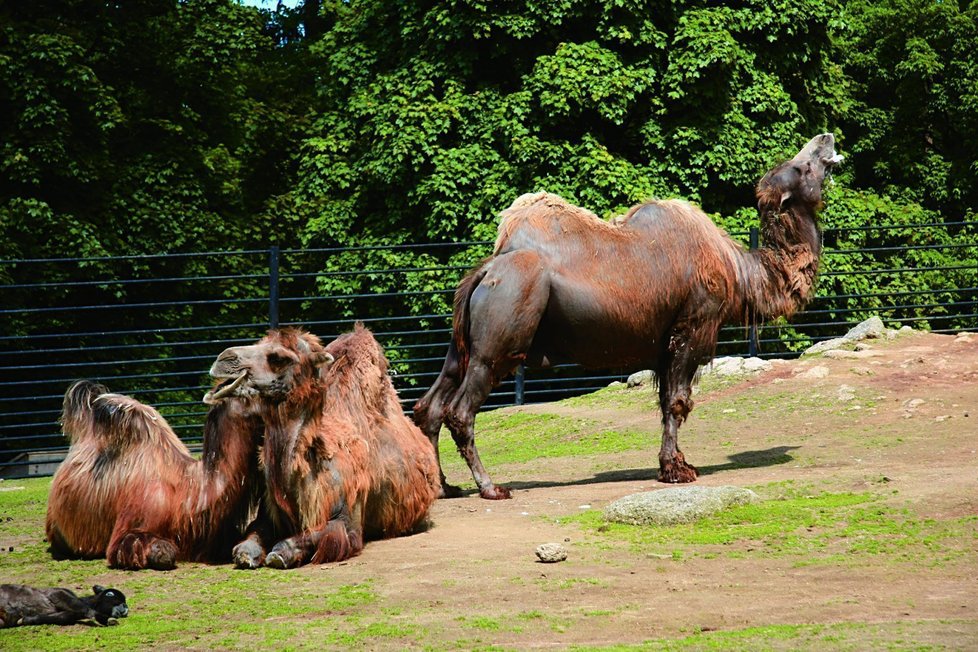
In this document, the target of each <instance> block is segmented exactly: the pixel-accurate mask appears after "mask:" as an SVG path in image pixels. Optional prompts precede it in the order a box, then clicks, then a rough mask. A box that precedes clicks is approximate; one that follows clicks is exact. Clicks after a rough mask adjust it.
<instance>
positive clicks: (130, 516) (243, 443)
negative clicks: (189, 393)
mask: <svg viewBox="0 0 978 652" xmlns="http://www.w3.org/2000/svg"><path fill="white" fill-rule="evenodd" d="M61 423H62V428H63V430H64V434H65V436H67V437H68V439H69V440H70V441H71V446H70V447H69V449H68V455H67V457H66V458H65V460H64V462H62V463H61V466H59V467H58V470H57V472H56V473H55V474H54V480H53V481H52V484H51V493H50V496H49V498H48V512H47V538H48V541H49V542H50V544H51V552H52V553H53V554H54V556H55V557H58V558H87V559H91V558H95V557H102V556H105V558H106V559H107V560H108V563H109V566H112V567H113V568H129V569H141V568H153V569H157V570H168V569H171V568H174V567H175V566H176V562H177V560H186V561H209V562H217V561H224V560H226V559H228V558H229V556H230V551H231V548H232V546H234V544H235V543H237V542H238V541H240V540H241V537H242V536H243V532H244V530H245V526H246V525H247V524H248V522H249V519H250V518H252V517H253V515H254V513H255V511H256V509H257V501H258V496H259V494H260V483H259V482H258V481H259V480H260V473H259V472H258V448H259V446H260V444H261V438H262V435H263V433H264V425H263V424H262V421H261V418H260V417H259V416H258V414H257V412H256V411H255V410H254V409H253V407H252V405H251V403H250V402H249V401H247V400H243V399H232V400H227V401H220V402H217V403H216V404H214V405H213V406H212V407H211V409H210V411H209V412H208V414H207V419H206V422H205V425H204V451H203V456H202V459H201V460H196V459H194V458H193V457H192V456H191V455H190V451H189V450H187V447H186V446H185V445H184V444H183V442H181V441H180V439H179V438H177V436H176V434H175V433H174V432H173V429H172V428H171V427H170V425H169V424H168V423H167V422H166V420H165V419H164V418H163V417H162V416H161V415H160V413H159V412H157V411H156V410H155V409H153V408H152V407H150V406H148V405H144V404H142V403H140V402H139V401H136V400H135V399H132V398H129V397H127V396H122V395H119V394H110V393H108V390H106V388H105V387H104V386H102V385H99V384H96V383H93V382H91V381H87V380H81V381H78V382H76V383H75V384H73V385H72V386H71V387H70V388H69V389H68V391H67V392H66V393H65V398H64V409H63V412H62V416H61Z"/></svg>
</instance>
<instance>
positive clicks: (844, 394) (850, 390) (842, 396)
mask: <svg viewBox="0 0 978 652" xmlns="http://www.w3.org/2000/svg"><path fill="white" fill-rule="evenodd" d="M838 396H839V400H840V401H851V400H852V399H854V398H856V389H855V388H854V387H850V386H849V385H840V386H839V394H838Z"/></svg>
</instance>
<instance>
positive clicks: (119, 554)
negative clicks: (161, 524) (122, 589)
mask: <svg viewBox="0 0 978 652" xmlns="http://www.w3.org/2000/svg"><path fill="white" fill-rule="evenodd" d="M105 558H106V560H107V561H108V562H109V566H111V567H112V568H124V569H127V570H140V569H143V568H152V569H154V570H172V569H174V568H176V567H177V547H176V545H175V544H174V543H173V542H172V541H170V540H169V539H164V538H162V537H159V536H157V535H155V534H153V533H151V532H145V531H140V530H128V531H126V530H124V529H120V528H118V527H117V532H116V533H115V534H113V536H112V539H111V540H110V541H109V547H108V550H106V553H105Z"/></svg>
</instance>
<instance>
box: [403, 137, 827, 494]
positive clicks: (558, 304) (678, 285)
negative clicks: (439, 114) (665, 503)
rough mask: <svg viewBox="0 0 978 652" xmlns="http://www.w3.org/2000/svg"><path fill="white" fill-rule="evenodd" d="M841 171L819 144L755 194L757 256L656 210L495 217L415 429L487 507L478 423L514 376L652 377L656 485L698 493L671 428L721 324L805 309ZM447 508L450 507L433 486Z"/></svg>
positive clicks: (531, 204) (549, 209)
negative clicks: (823, 213) (454, 454)
mask: <svg viewBox="0 0 978 652" xmlns="http://www.w3.org/2000/svg"><path fill="white" fill-rule="evenodd" d="M841 160H842V157H841V156H840V155H838V154H837V153H836V152H835V138H834V137H833V135H832V134H821V135H819V136H816V137H815V138H813V139H812V140H811V141H809V142H808V144H807V145H805V147H803V148H802V150H801V151H800V152H798V154H797V155H796V156H795V157H794V158H792V159H791V160H789V161H786V162H785V163H782V164H781V165H779V166H777V167H775V168H774V169H772V170H771V171H769V172H768V173H767V174H765V175H764V177H763V178H762V179H761V181H760V183H759V184H758V186H757V200H758V211H759V213H760V219H761V233H762V238H763V240H764V245H763V246H762V247H761V248H760V249H757V250H754V251H745V250H744V248H743V247H741V246H740V245H738V244H737V243H735V242H734V241H733V240H731V239H730V238H729V237H728V236H727V235H726V234H725V233H724V232H723V231H721V230H720V229H719V228H717V227H716V226H715V225H714V224H713V222H712V221H710V219H709V218H708V217H707V216H706V214H704V213H703V212H702V211H701V210H699V209H698V208H696V207H694V206H691V205H690V204H688V203H686V202H682V201H653V202H649V203H645V204H640V205H638V206H635V207H633V208H632V209H631V210H630V211H629V212H628V213H627V214H626V215H625V216H624V217H622V218H620V219H618V220H615V221H614V222H610V223H609V222H606V221H604V220H601V219H599V218H597V217H596V216H595V215H594V214H593V213H590V212H589V211H586V210H584V209H581V208H577V207H575V206H571V205H570V204H568V203H567V202H565V201H564V200H563V199H561V198H559V197H556V196H554V195H551V194H548V193H537V194H532V195H523V196H522V197H520V198H519V199H517V200H516V201H515V202H514V203H513V205H512V206H511V207H510V208H508V209H507V210H505V211H503V213H502V215H501V219H500V223H499V236H498V237H497V239H496V246H495V249H494V251H493V254H492V256H490V257H489V258H488V259H487V260H485V261H483V262H482V263H481V264H480V265H479V266H478V267H476V268H475V269H473V270H472V271H471V272H469V274H468V275H466V277H465V278H464V279H462V282H461V283H460V284H459V287H458V289H457V290H456V292H455V310H454V328H453V334H452V341H451V343H450V344H449V348H448V355H447V356H446V358H445V363H444V366H443V368H442V371H441V374H440V375H439V376H438V378H437V379H436V380H435V383H434V384H433V385H432V387H431V389H429V390H428V392H427V393H426V394H425V395H424V396H423V397H422V398H421V399H420V400H419V401H418V402H417V403H416V404H415V406H414V418H415V421H416V422H417V424H418V425H419V427H420V428H421V429H422V431H424V433H425V434H426V435H427V436H428V438H429V439H430V440H431V442H432V444H434V446H435V450H436V451H437V449H438V434H439V430H440V429H441V425H442V423H444V424H445V425H446V426H448V429H449V430H450V431H451V433H452V437H453V439H454V440H455V444H456V446H458V450H459V452H460V453H461V455H462V457H463V458H464V459H465V461H466V462H467V463H468V465H469V468H470V469H471V471H472V476H473V477H474V478H475V482H476V484H477V485H478V487H479V494H480V495H481V496H482V497H483V498H489V499H500V498H509V496H510V492H509V490H508V489H506V488H505V487H497V486H495V485H494V484H493V483H492V480H491V479H490V477H489V474H488V473H487V472H486V470H485V468H484V467H483V465H482V462H481V461H480V459H479V453H478V451H477V450H476V446H475V430H474V424H475V415H476V412H477V411H478V410H479V408H480V407H481V406H482V404H483V402H485V400H486V397H488V395H489V392H490V391H491V390H492V388H493V387H494V386H495V385H497V384H498V383H499V381H500V380H502V379H503V378H504V377H506V376H507V375H508V374H510V373H511V372H512V371H513V370H514V369H515V368H516V367H517V365H519V364H521V363H523V364H526V365H527V366H531V367H534V366H536V367H547V366H550V365H552V364H555V363H558V362H576V363H578V364H582V365H584V366H586V367H591V368H607V367H631V368H636V367H640V366H644V367H651V368H652V369H653V370H654V371H655V374H656V378H657V380H658V386H659V407H660V408H661V410H662V424H663V431H662V447H661V449H660V450H659V480H660V481H661V482H693V481H694V480H696V469H695V467H693V466H692V465H690V464H689V463H688V462H686V460H685V458H684V456H683V453H682V451H680V450H679V443H678V432H679V426H680V425H681V424H682V423H683V421H685V420H686V418H687V417H688V416H689V413H690V411H691V410H692V408H693V400H692V392H691V386H692V384H693V380H694V377H695V375H696V371H697V369H698V368H699V366H700V365H702V364H705V363H706V362H708V361H709V360H711V359H712V358H713V354H714V351H715V350H716V343H717V335H718V333H719V330H720V327H721V326H722V325H723V324H726V323H738V324H749V323H756V322H758V321H763V320H767V319H771V318H774V317H777V316H781V315H784V316H790V315H792V314H793V313H794V312H795V311H797V310H798V309H799V308H800V307H801V306H802V305H803V304H804V303H805V301H806V300H807V299H808V298H809V296H810V295H811V293H812V288H813V285H814V282H815V276H816V273H817V271H818V259H819V255H820V254H821V250H822V240H821V232H820V230H819V227H818V223H817V221H816V211H817V210H818V209H819V208H820V207H821V203H822V183H823V182H824V180H825V178H826V176H827V175H828V172H829V171H830V170H831V168H832V166H834V165H835V164H837V163H838V162H840V161H841ZM441 482H442V495H443V496H453V495H459V493H460V490H459V489H458V487H454V486H452V485H449V484H448V483H447V482H446V480H445V474H444V472H442V473H441Z"/></svg>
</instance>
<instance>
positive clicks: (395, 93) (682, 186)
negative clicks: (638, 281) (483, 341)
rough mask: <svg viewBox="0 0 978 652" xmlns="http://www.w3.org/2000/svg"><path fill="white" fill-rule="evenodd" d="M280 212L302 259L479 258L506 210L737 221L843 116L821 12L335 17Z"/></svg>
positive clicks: (337, 13) (760, 8) (478, 9)
mask: <svg viewBox="0 0 978 652" xmlns="http://www.w3.org/2000/svg"><path fill="white" fill-rule="evenodd" d="M330 11H331V12H333V15H334V21H335V22H334V25H333V27H332V29H331V30H329V31H328V32H327V33H325V34H324V36H323V38H322V39H321V40H320V41H319V42H317V43H315V44H313V45H312V49H313V56H314V57H316V58H317V59H318V61H319V62H320V63H319V65H318V66H317V67H319V68H321V69H322V70H324V71H328V73H327V74H324V75H322V76H321V77H320V78H319V79H318V83H317V91H318V93H319V101H320V109H321V112H320V114H319V118H318V120H317V122H316V124H315V127H314V129H313V132H312V133H311V135H310V137H309V138H308V139H307V140H306V141H305V142H304V144H303V147H302V150H301V153H300V165H301V173H300V175H299V176H298V178H297V180H296V185H295V188H294V191H293V193H292V199H293V202H292V206H293V209H294V210H295V211H297V212H300V213H301V214H303V216H304V218H303V219H300V220H299V221H300V223H303V224H304V225H305V229H304V234H303V235H304V241H305V242H306V243H310V244H311V243H317V244H318V243H322V244H334V243H362V242H376V241H381V240H382V241H388V242H389V241H391V240H396V241H417V240H428V239H433V240H446V239H462V240H467V239H485V238H490V237H492V235H493V231H494V226H495V215H496V214H497V213H498V211H499V210H500V209H502V208H504V207H505V206H506V205H508V204H509V203H510V202H511V201H512V200H513V199H515V198H516V197H517V196H518V195H519V194H522V193H523V192H527V191H533V190H539V189H547V190H550V191H552V192H556V193H559V194H562V195H564V196H565V197H566V198H567V199H569V200H571V201H575V202H578V203H580V204H582V205H584V206H587V207H589V208H591V209H592V210H595V211H596V212H598V213H599V214H605V215H607V214H610V213H612V212H615V211H619V210H622V209H624V208H626V207H628V206H630V205H632V204H633V203H635V202H637V201H640V200H643V199H647V198H650V197H653V196H669V195H681V196H684V197H688V198H691V199H694V200H698V201H700V202H702V203H703V205H704V206H705V208H706V209H707V210H710V211H719V212H731V211H733V210H735V209H736V208H737V207H739V206H742V205H744V204H745V203H746V204H750V203H752V195H751V188H752V185H753V183H754V182H756V179H757V177H758V176H759V174H760V173H761V172H762V171H763V169H764V168H765V167H766V166H767V165H769V164H770V163H771V161H772V159H773V158H774V157H776V156H778V155H782V154H784V153H787V152H789V151H790V150H792V149H793V148H795V147H797V145H798V144H799V143H800V142H802V141H803V140H804V139H805V138H806V137H808V136H810V135H812V134H813V133H815V132H816V131H818V130H821V129H824V128H825V126H826V124H827V123H828V121H829V116H830V112H831V111H832V110H834V109H835V108H836V107H837V105H838V103H839V102H840V98H839V95H840V93H841V89H842V85H841V74H840V71H839V68H838V66H834V65H832V63H831V62H830V59H829V54H830V51H831V41H830V36H829V33H830V30H831V28H832V26H833V21H834V20H835V19H836V18H837V17H838V16H839V15H840V12H839V8H838V6H836V5H835V3H833V2H828V3H826V2H814V1H804V2H786V1H785V2H773V3H772V2H759V1H757V2H752V1H747V2H732V3H724V4H723V5H720V6H718V4H717V3H714V2H689V3H674V2H622V1H621V0H605V1H602V2H583V1H574V0H565V1H563V2H545V3H544V2H536V1H534V0H527V1H522V2H504V3H487V2H482V1H481V0H466V1H463V2H454V3H430V2H410V1H409V2H398V3H386V2H350V3H345V2H338V3H336V4H335V5H333V6H332V7H330Z"/></svg>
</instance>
